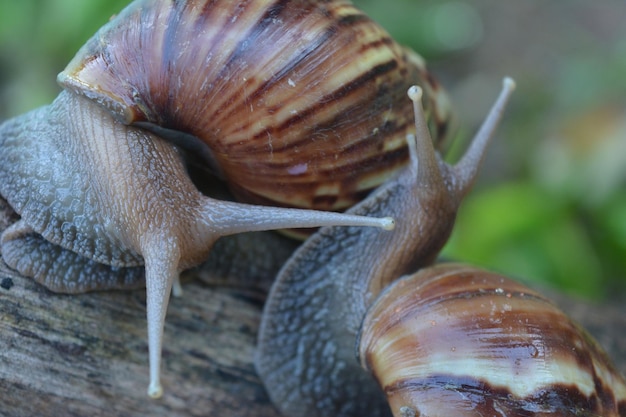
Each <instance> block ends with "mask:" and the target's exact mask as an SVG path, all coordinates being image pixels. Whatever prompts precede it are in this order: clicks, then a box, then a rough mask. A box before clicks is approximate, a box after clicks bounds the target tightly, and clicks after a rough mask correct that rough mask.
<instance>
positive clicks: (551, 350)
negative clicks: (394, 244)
mask: <svg viewBox="0 0 626 417" xmlns="http://www.w3.org/2000/svg"><path fill="white" fill-rule="evenodd" d="M358 349H359V357H360V360H361V364H362V365H363V367H364V368H366V369H368V370H371V371H372V372H374V374H375V376H376V378H377V380H378V382H379V384H380V385H381V387H382V388H383V390H384V391H385V394H386V395H387V399H388V401H389V404H390V406H391V409H392V411H393V413H394V415H395V416H397V417H400V416H429V417H436V416H476V415H482V416H492V415H498V416H500V415H502V416H504V415H506V416H544V415H545V416H547V415H558V416H566V415H567V416H570V415H571V416H605V417H609V416H624V415H626V383H625V382H624V379H623V377H622V376H621V375H620V374H619V372H617V371H616V369H615V368H614V367H613V366H612V365H611V363H610V361H609V360H608V358H607V356H606V354H605V353H604V352H603V351H602V350H601V348H600V347H599V346H598V345H597V343H596V342H595V341H594V340H593V339H592V338H591V337H590V336H589V335H588V334H587V333H586V332H585V331H584V330H583V329H581V328H580V327H579V326H578V325H577V324H575V323H573V322H572V321H571V320H570V319H569V318H568V317H567V316H566V315H565V314H564V313H563V312H562V311H561V310H559V309H558V308H557V307H556V306H555V305H554V304H552V303H551V302H550V301H548V300H547V299H546V298H545V297H544V296H542V295H541V294H539V293H537V292H536V291H533V290H531V289H529V288H527V287H525V286H523V285H521V284H519V283H517V282H515V281H513V280H511V279H508V278H505V277H504V276H502V275H499V274H496V273H492V272H486V271H484V270H480V269H476V268H474V267H470V266H466V265H459V264H441V265H437V266H434V267H430V268H427V269H423V270H421V271H419V272H417V273H416V274H413V275H410V276H407V277H404V278H403V279H401V280H399V281H397V282H396V283H395V284H394V285H393V286H391V287H389V288H388V289H387V290H385V292H384V293H382V294H381V296H380V297H379V299H378V301H377V302H376V304H375V305H374V306H373V307H372V308H371V309H370V310H369V311H368V313H367V315H366V317H365V319H364V321H363V325H362V333H361V335H360V345H359V348H358Z"/></svg>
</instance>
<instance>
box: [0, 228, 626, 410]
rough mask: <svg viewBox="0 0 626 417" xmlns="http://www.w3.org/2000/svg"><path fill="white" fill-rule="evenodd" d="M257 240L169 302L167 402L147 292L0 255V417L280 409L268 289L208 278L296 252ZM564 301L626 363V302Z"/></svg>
mask: <svg viewBox="0 0 626 417" xmlns="http://www.w3.org/2000/svg"><path fill="white" fill-rule="evenodd" d="M1 226H2V224H0V227H1ZM261 236H265V235H253V236H252V237H249V238H245V239H244V238H237V239H240V240H232V241H224V243H222V244H224V245H230V244H234V245H238V244H248V243H245V242H251V243H249V246H248V251H247V252H246V254H242V255H241V256H242V258H239V259H235V260H233V259H223V258H221V259H220V258H214V259H213V261H211V262H210V265H208V266H207V267H206V268H204V269H203V270H202V271H200V272H194V273H193V274H191V275H194V277H193V278H192V279H191V280H190V282H186V283H184V285H183V288H184V291H185V292H184V294H183V297H182V298H177V299H173V300H172V302H171V303H170V306H169V310H168V314H167V320H166V325H165V342H164V352H163V358H164V362H163V385H164V388H165V394H164V396H163V398H161V399H159V400H151V399H149V398H148V397H147V396H146V388H147V382H148V363H147V361H148V350H147V339H146V319H145V293H144V292H143V291H129V292H103V293H90V294H83V295H60V294H54V293H52V292H50V291H48V290H46V289H45V288H43V287H42V286H40V285H38V284H36V283H35V282H33V281H32V280H30V279H27V278H24V277H20V276H18V275H16V274H15V273H14V272H12V271H10V270H9V269H7V268H6V266H4V264H3V263H2V262H0V284H1V285H0V415H2V416H12V417H13V416H69V417H71V416H217V415H220V416H250V417H273V416H277V413H276V412H275V411H274V409H273V408H272V406H271V404H270V403H269V401H268V398H267V395H266V394H265V391H264V389H263V387H262V386H261V384H260V382H259V380H258V378H257V376H256V374H255V371H254V367H253V365H252V357H253V351H254V345H255V338H256V332H257V326H258V324H259V317H260V312H261V306H262V301H263V291H262V290H242V289H237V288H232V287H231V288H229V287H228V286H216V285H214V284H212V283H209V281H211V282H213V281H215V280H218V281H219V280H221V279H224V280H227V278H228V277H229V276H233V275H238V276H241V275H245V274H247V273H249V271H247V270H246V265H247V262H246V257H247V256H256V255H257V254H255V253H254V252H255V251H256V252H258V251H265V250H266V249H267V248H272V252H273V253H274V254H275V256H273V257H271V258H269V260H268V261H267V264H265V265H264V266H263V268H261V270H257V271H256V272H255V273H254V274H253V275H256V276H264V275H270V274H272V273H273V272H272V271H274V270H275V269H276V268H277V266H278V265H279V264H280V262H282V259H284V257H285V256H286V254H287V253H288V251H289V249H276V248H278V247H282V244H283V243H281V239H280V238H275V237H269V239H273V241H272V242H271V243H270V244H266V245H261V244H258V241H255V239H257V238H259V237H261ZM265 238H266V237H262V239H265ZM242 242H244V243H242ZM255 242H256V243H255ZM228 265H237V267H236V268H234V269H232V268H231V267H229V266H228ZM261 287H263V285H262V284H261ZM559 301H560V304H561V305H562V306H563V307H564V308H565V309H566V310H568V311H569V312H571V313H572V314H573V315H574V316H575V317H576V318H577V319H579V320H580V321H581V322H582V323H584V324H585V326H587V327H588V328H589V329H590V330H591V332H592V333H593V334H595V335H596V336H597V337H598V339H599V340H600V342H601V343H602V344H603V345H604V347H605V348H606V349H607V350H608V351H609V353H610V354H611V356H613V357H614V358H615V360H616V362H617V364H618V366H619V367H620V369H622V370H626V334H625V333H626V332H625V331H624V330H626V314H624V312H625V311H626V308H625V307H624V306H623V305H621V304H619V303H615V304H614V305H604V306H595V307H592V306H589V305H586V304H584V303H578V302H574V301H572V300H569V299H567V298H565V297H563V298H561V299H560V300H559Z"/></svg>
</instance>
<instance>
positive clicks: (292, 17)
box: [59, 0, 450, 210]
mask: <svg viewBox="0 0 626 417" xmlns="http://www.w3.org/2000/svg"><path fill="white" fill-rule="evenodd" d="M59 82H60V84H61V85H62V86H63V87H64V88H67V89H70V90H72V91H74V92H77V93H79V94H83V95H85V96H87V97H89V98H91V99H93V100H95V101H96V102H98V103H100V104H102V105H103V106H105V107H107V108H108V109H110V110H111V111H112V112H113V114H114V115H115V116H116V118H117V119H118V120H121V121H123V122H124V123H126V124H136V125H140V126H144V127H147V128H149V129H153V130H156V131H158V133H159V134H165V136H167V132H170V133H171V132H173V131H177V132H184V133H185V134H187V135H189V136H184V135H176V134H172V135H171V136H176V137H177V139H181V137H182V141H183V142H188V141H189V138H190V137H195V138H199V139H200V140H201V141H202V142H204V143H205V144H207V145H208V147H209V149H210V151H209V152H208V153H209V154H210V155H211V157H210V159H211V160H212V161H211V165H212V166H211V169H212V170H213V171H216V172H219V173H220V174H221V175H222V176H223V177H224V178H225V179H226V180H227V181H228V183H229V184H230V187H231V190H232V191H233V192H234V193H235V194H236V195H237V196H238V197H239V198H240V199H242V200H244V201H247V202H253V203H270V202H272V204H274V205H276V204H278V205H287V206H297V207H306V208H316V209H324V210H339V209H344V208H346V207H349V206H352V205H353V204H354V203H355V202H357V201H359V200H361V199H362V197H363V196H364V195H366V194H367V193H368V192H369V191H370V190H372V189H373V188H375V187H376V186H378V185H379V184H381V183H382V182H384V181H385V180H386V179H387V178H389V177H390V176H392V175H393V174H394V173H395V172H396V171H397V170H398V169H400V167H401V166H402V165H403V164H404V163H405V162H406V161H407V150H406V135H407V133H409V132H413V131H414V125H413V116H412V107H411V104H410V102H409V101H408V100H406V91H407V89H408V87H409V86H411V85H413V84H417V85H420V86H422V88H423V89H424V91H425V94H424V105H425V108H426V110H427V113H428V114H429V123H430V128H431V131H432V133H433V136H434V137H435V138H436V141H439V140H440V139H442V138H443V137H444V136H445V135H446V132H447V131H448V130H449V118H450V115H449V112H448V103H447V100H446V96H445V94H444V93H443V92H442V90H441V89H440V88H439V86H438V84H437V82H436V81H434V79H433V78H432V77H431V75H430V74H429V73H428V72H427V70H426V68H425V65H424V61H423V59H422V58H421V57H420V56H418V55H417V54H416V53H414V52H412V51H409V50H408V49H405V48H402V47H400V46H399V45H398V44H396V43H395V42H394V41H393V40H392V38H391V37H390V36H389V34H388V33H386V32H385V31H384V30H383V29H382V28H381V27H380V26H379V25H377V24H376V23H375V22H373V21H372V20H371V19H370V18H368V17H367V16H366V15H365V14H363V13H362V12H361V11H359V10H357V9H356V8H354V7H353V6H352V5H351V4H350V3H349V2H347V1H342V0H336V1H322V2H319V1H311V0H295V1H280V0H252V1H243V2H233V1H229V0H228V1H227V0H220V1H208V0H198V1H165V0H153V1H151V0H139V1H135V2H134V3H133V4H132V5H130V6H129V7H127V8H126V9H125V10H124V11H123V12H122V13H121V14H120V15H118V16H116V17H115V18H114V19H112V20H111V21H110V22H109V23H108V24H107V25H106V26H104V27H103V28H102V29H101V30H100V31H99V32H98V33H97V34H96V35H95V36H94V37H93V38H92V39H91V40H90V41H89V42H88V43H87V44H86V45H85V46H84V47H83V48H82V49H81V50H80V52H79V53H78V54H77V55H76V57H75V58H74V60H72V62H70V64H69V65H68V66H67V68H66V69H65V71H63V72H62V73H61V74H60V75H59ZM163 129H166V130H163ZM192 142H193V141H192ZM188 145H189V144H188ZM189 147H193V144H192V145H189Z"/></svg>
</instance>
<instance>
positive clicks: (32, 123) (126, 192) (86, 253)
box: [0, 0, 449, 397]
mask: <svg viewBox="0 0 626 417" xmlns="http://www.w3.org/2000/svg"><path fill="white" fill-rule="evenodd" d="M58 82H59V83H60V85H61V86H62V87H63V91H62V92H61V93H60V94H59V96H58V97H57V98H56V99H55V100H54V101H53V102H52V104H50V105H49V106H46V107H43V108H40V109H37V110H34V111H33V112H30V113H27V114H25V115H22V116H19V117H17V118H14V119H12V120H9V121H6V122H5V123H3V124H2V126H1V127H0V147H1V151H0V194H1V195H2V197H3V198H5V199H6V200H7V201H8V203H9V204H10V205H11V207H12V208H13V209H14V210H15V211H16V212H17V213H18V214H19V215H20V216H21V219H20V220H19V221H18V222H17V223H15V224H14V225H12V226H11V227H10V228H8V229H7V230H6V231H4V232H3V234H2V236H1V245H2V256H3V259H4V261H5V262H6V263H7V264H8V265H9V266H10V267H12V268H14V269H16V270H18V271H19V272H20V273H21V274H22V275H25V276H31V277H33V278H34V279H35V280H37V281H38V282H39V283H41V284H43V285H45V286H46V287H48V288H49V289H51V290H53V291H57V292H66V293H80V292H85V291H92V290H104V289H126V288H137V287H141V286H143V285H145V286H146V293H147V320H148V341H149V342H148V344H149V361H150V383H149V388H148V392H149V394H150V395H151V396H153V397H158V396H160V395H161V393H162V388H161V384H160V382H159V381H160V378H159V368H160V356H161V355H160V353H161V340H162V335H163V323H164V319H165V312H166V309H167V304H168V300H169V296H170V293H171V292H172V293H174V294H175V295H176V294H177V293H180V285H179V282H178V281H179V273H180V272H181V271H182V270H184V269H187V268H190V267H192V266H194V265H197V264H199V263H200V262H202V261H203V260H204V259H205V258H206V256H207V253H208V252H209V250H210V248H211V246H212V245H213V243H214V242H215V240H216V239H218V238H219V237H220V236H225V235H228V234H233V233H240V232H245V231H252V230H269V229H278V228H295V227H297V228H302V227H313V226H315V227H317V226H324V225H361V226H377V227H381V228H385V229H390V228H392V227H393V220H392V219H390V218H389V217H388V216H382V218H380V219H372V218H365V217H363V216H354V215H350V214H341V213H330V212H319V211H313V210H320V209H323V210H340V209H343V208H345V207H348V206H350V205H353V204H354V203H355V202H356V201H357V200H360V199H362V198H363V197H364V196H365V195H366V194H368V193H369V192H370V191H371V190H372V189H374V188H376V187H377V186H378V185H379V184H380V183H382V182H384V181H386V179H387V178H389V177H391V176H393V175H395V172H397V171H398V170H400V169H401V166H402V165H403V164H404V163H405V162H406V160H407V158H408V156H407V155H408V151H407V149H406V144H405V139H404V138H405V136H406V134H407V133H410V132H411V131H412V129H413V125H412V108H411V106H410V103H408V105H406V104H405V102H406V101H407V100H405V98H404V94H405V90H406V88H407V87H408V86H409V85H411V84H414V83H417V84H419V85H421V86H422V88H423V89H424V90H425V91H426V93H427V94H425V96H424V101H425V105H426V106H427V108H428V109H429V120H430V124H431V129H432V130H433V133H434V135H435V136H436V137H438V138H444V137H445V134H446V131H447V130H448V124H449V113H448V111H447V104H446V99H445V95H444V94H443V92H442V91H441V89H440V88H439V87H438V84H437V83H436V82H435V81H434V79H433V78H432V77H431V76H430V75H429V74H428V72H427V71H426V69H425V66H424V62H423V60H422V59H421V58H420V57H419V56H418V55H417V54H416V53H413V52H411V51H409V50H407V49H404V48H402V47H400V46H398V45H397V44H396V43H395V42H394V41H393V40H392V39H391V38H390V37H389V35H388V34H387V33H386V32H385V31H384V30H382V29H381V28H380V27H379V26H378V25H376V24H375V23H374V22H373V21H371V20H370V19H369V18H368V17H367V16H365V15H364V14H363V13H362V12H360V11H358V10H357V9H355V8H354V7H353V6H352V5H351V4H349V3H348V2H345V1H340V0H337V1H313V0H296V1H291V2H289V1H287V2H286V1H275V0H253V1H248V2H231V1H208V0H195V1H192V0H190V1H166V0H137V1H135V2H133V3H131V4H130V5H129V6H128V7H127V8H126V9H124V10H123V11H122V12H121V13H120V14H119V15H117V16H116V17H114V18H113V19H112V20H111V21H109V22H108V23H107V24H106V25H105V26H103V27H102V28H101V29H100V30H99V31H98V33H97V34H96V35H95V36H94V37H93V38H92V39H90V40H89V41H88V42H87V43H86V44H85V45H84V46H83V47H82V48H81V49H80V51H79V52H78V53H77V55H76V56H75V58H74V59H73V60H72V61H71V62H70V63H69V64H68V66H67V67H66V69H65V70H64V71H63V72H62V73H61V74H60V75H59V76H58ZM401 97H402V99H400V98H401ZM192 168H194V169H193V171H194V172H197V171H199V172H201V173H203V174H204V175H207V174H211V175H216V176H218V177H221V178H223V179H225V180H226V181H227V182H228V184H229V188H230V189H231V191H232V192H233V194H234V195H235V196H237V197H238V198H239V199H240V200H241V201H243V202H245V203H248V204H242V203H235V202H231V201H218V200H216V199H213V198H210V197H207V196H205V195H203V194H201V193H200V192H199V191H198V188H197V186H196V185H197V182H198V178H197V177H194V178H191V177H190V174H189V172H191V171H192ZM196 168H197V169H196ZM268 202H272V204H273V206H290V207H296V208H298V209H299V210H306V211H299V210H296V209H287V208H280V207H265V206H263V207H262V206H260V205H259V203H268ZM144 276H145V279H144Z"/></svg>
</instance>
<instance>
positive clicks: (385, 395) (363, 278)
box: [256, 80, 626, 417]
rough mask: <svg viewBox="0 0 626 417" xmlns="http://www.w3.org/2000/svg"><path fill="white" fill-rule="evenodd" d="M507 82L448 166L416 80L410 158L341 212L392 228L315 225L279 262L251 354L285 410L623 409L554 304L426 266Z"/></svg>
mask: <svg viewBox="0 0 626 417" xmlns="http://www.w3.org/2000/svg"><path fill="white" fill-rule="evenodd" d="M512 87H513V83H512V81H510V80H506V81H505V87H504V90H503V92H502V93H501V95H500V97H499V98H498V100H497V101H496V104H495V105H494V107H493V108H492V111H491V112H490V114H489V115H488V117H487V119H486V121H485V123H484V124H483V127H482V128H481V130H480V131H479V133H478V134H477V135H476V137H475V139H474V141H473V142H472V144H471V145H470V147H469V149H468V151H467V152H466V154H465V155H464V156H463V157H462V159H461V160H460V161H459V162H458V163H457V164H456V165H453V166H451V165H448V164H446V163H445V162H443V161H441V159H440V158H439V157H438V155H437V154H436V153H435V151H434V150H433V148H432V145H430V144H431V141H430V138H429V137H428V131H427V129H426V122H425V120H424V115H423V112H422V109H421V107H420V106H419V102H420V97H419V89H414V90H412V91H411V92H410V95H411V96H412V99H413V100H414V102H415V106H416V120H417V132H418V134H417V138H411V139H410V140H409V142H410V143H411V142H415V147H416V148H417V150H418V151H416V152H411V155H412V157H411V160H412V163H411V164H410V165H409V167H407V168H406V170H405V171H404V172H402V173H401V174H400V175H399V176H398V177H397V178H396V179H394V180H391V181H389V182H388V183H386V184H385V185H384V186H382V187H381V188H379V189H378V190H376V192H374V193H373V194H372V196H370V198H369V199H368V200H365V201H363V202H362V203H360V204H358V205H356V206H355V207H353V208H352V209H350V210H349V212H352V213H360V214H369V215H376V213H378V212H379V210H381V211H384V212H389V213H391V215H393V216H394V218H396V219H397V220H396V221H397V228H396V229H394V231H392V232H389V233H387V234H381V233H378V232H377V231H376V230H373V229H363V230H360V229H356V228H351V227H349V228H323V229H321V230H320V231H319V232H318V233H317V234H316V235H314V236H313V237H312V238H311V239H309V240H308V241H307V242H305V244H304V245H303V246H302V247H301V248H299V249H298V251H297V252H296V253H295V254H294V256H292V258H291V259H290V260H289V262H288V263H286V264H285V266H284V267H283V269H282V271H281V272H280V274H279V276H278V278H277V281H276V282H275V284H274V286H273V288H272V290H271V292H270V296H269V299H268V301H267V303H266V306H265V310H264V314H263V320H262V323H261V328H260V334H259V346H258V349H257V356H256V366H257V370H258V372H259V374H260V376H261V378H262V379H263V381H264V383H265V386H266V387H267V389H268V393H269V395H270V397H271V398H272V400H273V402H274V403H275V404H276V405H277V406H278V407H279V409H280V410H281V412H282V413H283V414H284V415H285V416H296V417H297V416H359V415H371V416H389V415H393V416H395V417H416V416H422V417H426V416H427V417H438V416H451V415H454V416H457V415H458V416H464V415H471V416H475V415H502V416H505V415H506V416H529V415H537V416H539V415H541V416H544V415H546V416H547V415H558V416H564V415H589V416H591V415H603V416H622V415H625V412H626V408H625V407H626V383H625V382H624V379H623V378H622V376H621V375H620V374H619V373H618V372H617V371H616V370H615V369H614V367H613V366H612V365H611V364H610V361H609V360H608V359H607V357H606V355H605V354H604V353H603V352H602V351H601V350H600V349H599V348H598V347H597V345H596V344H595V343H594V342H593V341H591V339H590V338H589V336H587V335H586V333H584V331H582V330H581V329H579V328H578V327H576V325H574V324H573V323H572V322H571V321H569V319H567V318H566V316H565V315H564V314H563V313H562V312H560V311H559V310H558V309H557V308H556V307H554V306H553V305H552V304H550V303H549V302H548V301H546V300H545V299H544V298H542V297H541V296H539V295H538V294H537V293H536V292H534V291H532V290H530V289H527V288H525V287H523V286H521V285H520V284H517V283H516V282H514V281H512V280H507V279H505V278H503V277H501V276H498V275H496V274H493V273H489V272H486V271H481V270H477V269H475V268H471V267H467V266H460V265H452V266H447V265H443V266H434V267H433V266H430V265H431V264H432V262H433V261H434V259H435V258H436V256H437V253H438V252H439V250H440V249H441V247H442V246H443V245H444V243H445V241H446V239H447V237H448V235H449V233H450V231H451V229H452V224H453V223H454V218H455V215H456V210H457V209H458V206H459V204H460V203H461V200H462V198H463V196H464V195H465V194H466V193H467V192H468V190H469V188H470V187H471V185H472V182H473V180H474V178H475V175H476V172H477V169H478V166H479V165H480V161H481V159H482V156H483V154H484V150H485V147H486V145H487V142H488V139H489V137H490V136H491V135H492V133H493V130H494V128H495V125H496V123H497V120H498V118H499V116H500V114H501V112H502V110H503V107H504V105H505V103H506V100H507V98H508V96H509V94H510V92H511V91H512ZM411 148H413V146H411ZM415 271H418V272H415ZM475 314H476V315H475ZM553 322H554V324H553ZM556 323H558V325H557V324H556ZM355 348H356V352H355ZM357 354H358V357H359V358H360V364H359V361H357V359H356V356H357Z"/></svg>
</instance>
